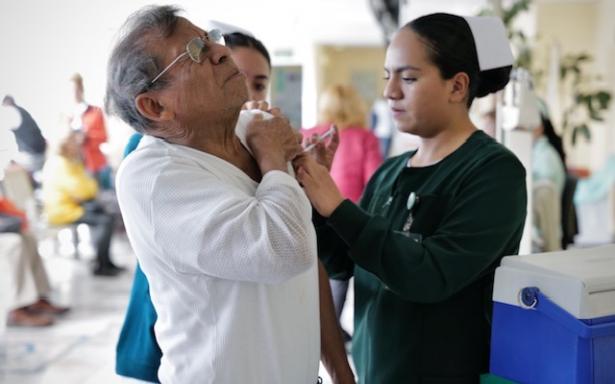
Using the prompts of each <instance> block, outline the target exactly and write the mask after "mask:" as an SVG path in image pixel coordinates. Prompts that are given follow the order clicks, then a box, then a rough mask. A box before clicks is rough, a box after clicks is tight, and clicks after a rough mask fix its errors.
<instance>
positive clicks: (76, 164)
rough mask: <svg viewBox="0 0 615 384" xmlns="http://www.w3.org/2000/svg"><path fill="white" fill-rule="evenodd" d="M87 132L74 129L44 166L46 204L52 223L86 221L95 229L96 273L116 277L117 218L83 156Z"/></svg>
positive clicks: (63, 223) (44, 199)
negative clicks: (113, 246)
mask: <svg viewBox="0 0 615 384" xmlns="http://www.w3.org/2000/svg"><path fill="white" fill-rule="evenodd" d="M82 141H83V134H82V133H80V132H78V131H71V132H70V133H69V134H68V135H67V136H66V137H65V138H64V139H63V140H62V141H61V142H60V145H59V148H58V153H57V156H53V157H51V158H50V159H49V160H48V161H47V163H46V164H45V167H44V168H43V206H44V212H45V215H46V216H47V220H48V222H49V223H50V224H52V225H66V224H79V223H84V224H87V225H88V226H90V228H91V230H92V241H93V245H94V248H95V249H96V262H97V263H96V267H95V268H94V274H95V275H100V276H114V275H116V274H117V273H118V272H119V271H120V270H121V268H119V267H117V266H116V265H115V264H113V263H112V262H111V257H110V254H109V248H110V245H111V236H112V234H113V224H114V218H113V216H112V215H111V214H109V213H107V212H106V211H105V210H104V208H103V207H102V206H101V205H100V204H99V203H98V202H97V201H96V195H97V193H98V186H97V184H96V180H94V178H92V177H91V176H90V175H88V173H87V172H86V171H85V167H84V165H83V160H82V158H81V142H82Z"/></svg>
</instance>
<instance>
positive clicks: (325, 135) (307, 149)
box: [303, 124, 335, 152]
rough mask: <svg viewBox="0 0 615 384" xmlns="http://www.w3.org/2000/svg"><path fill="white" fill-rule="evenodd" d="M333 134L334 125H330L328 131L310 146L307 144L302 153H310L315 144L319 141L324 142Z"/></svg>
mask: <svg viewBox="0 0 615 384" xmlns="http://www.w3.org/2000/svg"><path fill="white" fill-rule="evenodd" d="M334 133H335V124H331V126H330V127H329V129H327V131H326V132H325V133H323V134H322V135H319V136H318V137H317V139H316V141H315V142H313V143H311V144H308V146H307V147H305V148H304V149H303V152H309V151H311V150H312V149H314V147H315V146H316V144H318V143H320V142H321V141H323V140H325V139H326V138H328V137H329V136H331V135H333V134H334Z"/></svg>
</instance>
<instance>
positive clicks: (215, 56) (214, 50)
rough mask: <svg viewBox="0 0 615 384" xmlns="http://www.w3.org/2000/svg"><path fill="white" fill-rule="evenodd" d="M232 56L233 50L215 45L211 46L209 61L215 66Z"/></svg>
mask: <svg viewBox="0 0 615 384" xmlns="http://www.w3.org/2000/svg"><path fill="white" fill-rule="evenodd" d="M230 56H231V50H230V49H229V48H228V47H225V46H224V45H220V44H215V43H214V44H211V45H210V46H209V60H210V61H211V63H212V64H214V65H215V64H220V63H222V62H224V61H226V60H227V59H228V58H229V57H230Z"/></svg>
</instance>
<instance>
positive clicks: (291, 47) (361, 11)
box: [0, 0, 381, 153]
mask: <svg viewBox="0 0 615 384" xmlns="http://www.w3.org/2000/svg"><path fill="white" fill-rule="evenodd" d="M152 3H156V4H166V3H171V4H178V5H179V6H180V7H182V8H183V9H184V10H185V11H186V15H187V17H188V18H190V19H191V20H192V21H194V22H195V23H196V24H201V21H203V20H206V19H216V20H220V21H225V22H230V23H233V24H236V25H240V26H242V27H244V28H246V29H248V30H250V31H252V32H253V33H254V34H255V35H256V36H258V37H259V38H260V39H261V40H262V41H263V42H264V43H265V45H267V47H268V48H269V49H270V51H271V52H272V54H273V62H274V65H275V64H276V63H278V62H279V63H282V62H283V63H285V64H287V63H289V62H292V63H300V64H305V63H306V62H308V63H309V61H313V52H312V51H313V46H314V44H316V43H335V44H350V45H359V44H360V45H379V44H380V43H381V36H380V31H379V29H378V26H377V24H376V22H375V20H374V19H373V17H372V15H371V13H370V11H369V6H368V2H367V0H365V1H364V0H309V1H308V0H305V1H304V0H301V1H299V0H292V1H291V0H288V1H287V0H262V1H252V0H227V1H212V0H209V1H208V0H177V1H171V2H169V1H151V0H124V1H120V0H87V1H85V0H14V1H8V0H2V1H1V2H0V36H2V37H1V38H0V52H2V59H1V60H0V97H1V95H3V94H6V93H10V94H12V95H13V96H15V99H16V101H17V102H18V103H19V104H21V105H22V106H24V107H25V108H26V109H28V110H29V111H30V112H31V113H32V115H33V117H34V118H35V119H36V120H37V121H38V122H39V125H40V126H41V129H42V130H43V133H44V134H45V135H46V136H47V137H51V138H53V137H54V136H57V135H59V133H58V130H59V128H58V125H59V115H60V111H62V110H65V109H66V104H67V103H68V100H69V96H68V82H67V79H68V77H69V76H70V75H71V74H72V73H74V72H80V73H81V74H82V75H83V77H84V79H85V88H86V98H87V100H88V101H89V102H91V103H93V104H97V105H102V102H103V97H104V87H105V68H106V62H107V57H108V54H109V51H110V49H111V47H112V44H113V41H114V38H115V35H116V33H117V31H118V29H119V27H120V26H121V24H122V23H123V21H124V20H125V19H126V17H127V16H128V15H129V14H131V13H132V12H134V11H136V10H137V9H139V8H140V7H142V6H144V5H148V4H152ZM279 51H285V52H290V53H291V57H290V58H288V57H283V58H279V57H278V56H276V52H279ZM307 79H308V80H309V81H308V84H305V85H304V89H306V92H307V93H306V97H308V96H309V97H315V91H314V89H315V86H316V84H315V83H316V80H315V76H311V80H310V77H308V78H307ZM308 110H310V109H308ZM109 130H110V136H111V140H112V147H113V148H112V149H113V150H114V152H116V153H117V152H121V147H122V146H123V143H124V142H125V138H126V137H127V136H128V135H129V134H130V132H131V131H130V129H129V128H127V127H125V126H123V125H122V124H119V122H117V121H111V122H110V129H109Z"/></svg>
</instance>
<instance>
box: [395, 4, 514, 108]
mask: <svg viewBox="0 0 615 384" xmlns="http://www.w3.org/2000/svg"><path fill="white" fill-rule="evenodd" d="M404 28H409V29H410V30H411V31H413V32H414V33H416V34H417V35H418V36H419V37H420V39H421V40H422V41H423V43H424V44H425V47H427V52H428V55H429V59H430V60H431V62H433V63H434V65H435V66H436V67H438V69H439V70H440V74H441V76H442V78H444V79H450V78H452V77H453V76H455V75H456V74H457V73H459V72H465V73H466V74H467V75H468V77H469V78H470V84H469V87H468V100H467V106H468V107H470V106H471V105H472V101H473V100H474V98H475V97H483V96H486V95H488V94H490V93H493V92H497V91H499V90H500V89H502V88H504V87H505V86H506V84H507V83H508V80H509V79H510V70H511V69H512V66H507V67H501V68H495V69H490V70H487V71H481V70H480V68H479V66H478V54H477V52H476V45H475V44H474V37H473V35H472V30H471V29H470V26H469V25H468V23H467V21H466V20H465V19H464V18H463V17H460V16H456V15H451V14H448V13H432V14H430V15H426V16H422V17H419V18H417V19H414V20H413V21H411V22H409V23H408V24H406V25H405V26H404Z"/></svg>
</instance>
